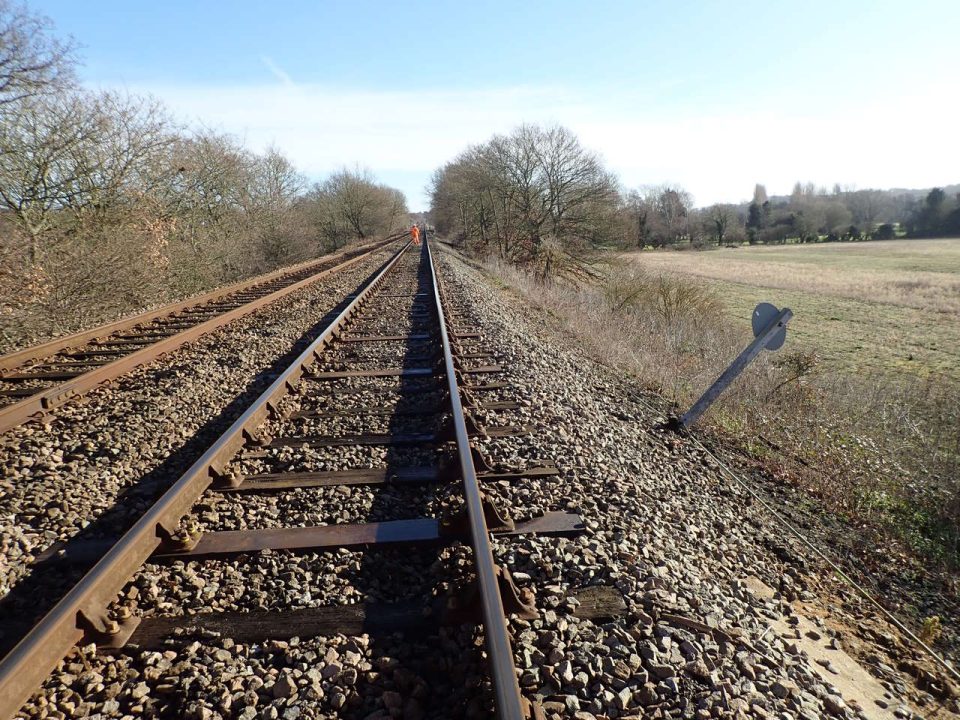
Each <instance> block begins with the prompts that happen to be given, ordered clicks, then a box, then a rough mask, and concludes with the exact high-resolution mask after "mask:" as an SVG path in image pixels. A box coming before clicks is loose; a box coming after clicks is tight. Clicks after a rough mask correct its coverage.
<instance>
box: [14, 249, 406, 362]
mask: <svg viewBox="0 0 960 720" xmlns="http://www.w3.org/2000/svg"><path fill="white" fill-rule="evenodd" d="M396 237H397V236H393V235H391V236H389V237H388V238H387V239H385V240H384V241H382V242H377V243H371V244H370V245H369V246H367V245H364V246H362V247H361V248H358V249H356V250H354V251H350V252H346V253H331V254H329V255H324V256H323V257H320V258H314V259H312V260H304V261H303V262H301V263H297V264H295V265H288V266H286V267H283V268H280V269H278V270H274V271H272V272H269V273H265V274H263V275H257V276H256V277H252V278H248V279H247V280H241V281H240V282H236V283H233V284H231V285H225V286H223V287H220V288H216V289H214V290H210V291H208V292H205V293H203V294H202V295H194V296H192V297H188V298H185V299H183V300H179V301H177V302H175V303H170V304H168V305H163V306H162V307H158V308H155V309H153V310H147V311H145V312H142V313H139V314H137V315H131V316H129V317H125V318H121V319H120V320H115V321H114V322H111V323H107V324H105V325H99V326H97V327H95V328H90V329H89V330H82V331H80V332H78V333H74V334H72V335H64V336H63V337H58V338H54V339H53V340H48V341H47V342H45V343H41V344H40V345H31V346H30V347H27V348H23V349H22V350H16V351H14V352H11V353H7V354H6V355H0V370H13V369H15V368H18V367H20V366H21V365H23V364H24V363H27V362H30V361H31V360H40V359H42V358H45V357H49V356H50V355H55V354H57V353H59V352H60V351H62V350H72V349H75V348H77V347H80V346H82V345H84V344H85V343H87V342H89V341H90V340H93V339H95V338H99V337H104V336H107V335H113V334H114V333H118V332H120V331H122V330H129V329H130V328H132V327H136V326H137V325H142V324H144V323H148V322H152V321H153V320H159V319H160V318H163V317H166V316H168V315H173V314H175V313H178V312H180V311H181V310H188V309H190V308H194V307H197V306H200V305H205V304H206V303H209V302H215V301H217V300H222V299H224V298H226V297H227V296H229V295H233V294H234V293H238V292H242V291H244V290H251V289H254V288H256V287H257V286H259V285H262V284H264V283H269V282H272V281H273V280H279V279H280V278H282V277H284V276H286V275H290V274H292V273H296V272H299V271H300V270H304V269H306V268H308V267H310V266H312V265H320V264H322V263H324V262H328V261H329V260H331V259H333V258H336V257H338V256H340V257H352V255H353V253H355V252H367V251H368V250H374V249H376V248H377V247H381V246H382V245H384V244H386V243H388V242H393V240H395V239H396Z"/></svg>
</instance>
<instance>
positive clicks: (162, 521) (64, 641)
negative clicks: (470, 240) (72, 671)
mask: <svg viewBox="0 0 960 720" xmlns="http://www.w3.org/2000/svg"><path fill="white" fill-rule="evenodd" d="M409 247H410V243H409V242H407V243H405V244H404V245H403V246H402V247H401V248H400V249H399V250H398V251H397V253H396V254H395V255H394V256H393V257H392V258H391V259H390V260H389V262H387V263H386V264H385V265H384V266H383V267H382V268H381V270H380V271H379V272H378V273H377V275H376V276H375V277H374V278H373V279H372V280H371V281H370V282H369V283H368V284H367V285H366V286H365V287H364V288H363V289H362V290H361V291H360V292H359V293H357V295H356V297H355V298H354V299H353V300H352V301H351V302H350V303H349V304H348V305H347V306H346V307H345V308H344V309H343V310H342V311H341V312H340V313H339V314H338V315H337V317H336V318H334V319H333V320H332V321H331V322H330V323H329V324H328V325H327V327H326V329H325V330H324V331H323V333H322V334H321V335H320V337H318V338H317V339H316V340H314V341H313V342H312V343H311V344H310V346H309V347H307V348H306V349H305V350H304V351H303V352H302V353H301V354H300V355H299V356H297V358H296V359H295V360H294V361H293V362H292V363H291V364H290V365H289V366H288V367H287V368H286V370H284V371H283V372H282V373H281V374H280V375H279V376H278V377H277V379H276V380H274V381H273V383H272V384H271V385H270V387H268V388H267V389H266V390H264V391H263V393H261V395H260V396H259V397H258V398H257V399H256V400H255V401H254V402H253V403H252V404H251V405H250V406H249V407H248V408H247V410H246V411H244V413H243V415H241V416H240V417H239V418H237V420H236V421H235V422H234V423H233V424H232V425H231V426H230V427H229V428H228V429H227V430H226V431H225V432H224V433H223V434H222V435H221V436H220V437H219V438H218V439H217V440H216V442H214V444H213V445H211V446H210V447H209V449H207V451H206V452H205V453H204V454H203V455H202V456H201V457H200V458H199V459H198V460H197V461H196V462H195V463H194V464H193V465H192V466H191V467H190V468H189V469H188V470H187V471H186V473H184V474H183V475H182V476H181V477H180V478H179V479H178V480H177V481H176V482H175V483H174V484H173V485H172V486H171V487H170V488H169V489H168V490H167V491H166V492H165V493H164V494H163V495H162V496H161V497H160V499H159V500H158V501H157V502H156V503H154V505H153V506H152V507H151V508H150V509H149V510H147V512H146V513H145V514H144V515H143V516H142V517H141V518H140V519H139V520H138V521H137V522H136V523H135V524H134V525H133V527H131V528H130V529H129V530H128V531H127V532H126V533H125V534H124V535H123V536H122V537H121V538H120V540H119V541H118V542H117V543H116V544H115V545H113V546H112V547H111V548H110V550H109V551H107V553H106V554H105V555H104V556H103V557H102V558H101V559H100V560H99V561H98V562H97V564H96V565H94V566H93V568H91V569H90V570H89V571H88V572H87V573H86V574H85V575H84V576H83V578H81V579H80V581H79V582H78V583H77V584H76V585H74V587H73V588H72V589H71V590H70V591H69V592H68V593H67V594H66V595H65V596H64V597H63V598H62V599H61V600H60V601H59V602H58V603H57V604H56V605H55V606H54V607H53V608H52V609H51V610H50V611H49V612H48V613H47V614H46V615H45V616H44V617H43V618H42V619H41V620H40V622H39V623H37V624H36V625H35V626H34V627H33V628H32V629H31V630H30V632H29V633H27V635H25V636H24V637H23V638H22V639H21V640H20V642H19V643H18V644H17V645H16V647H14V648H13V650H11V651H10V653H9V654H8V655H7V656H6V657H4V658H3V659H2V660H0V718H11V717H13V716H14V715H16V713H17V712H18V711H19V710H20V708H21V707H22V705H23V703H24V702H26V701H27V700H28V699H29V698H30V696H31V695H32V694H33V693H34V692H35V691H36V690H37V689H38V688H39V687H40V686H41V684H42V683H43V681H44V679H45V678H46V677H47V676H48V675H49V674H50V672H52V671H53V670H54V669H55V668H56V666H57V663H58V662H59V661H60V660H62V659H63V658H64V657H65V656H66V655H67V653H68V652H69V651H70V648H72V647H73V646H74V645H76V644H77V643H78V642H80V641H81V640H82V639H83V638H84V635H85V633H86V631H87V630H90V629H93V630H94V631H95V632H97V633H99V634H110V632H111V627H110V625H111V621H109V620H108V618H107V615H106V612H107V609H108V607H109V605H110V603H111V602H113V601H115V600H116V599H117V596H118V594H119V593H120V591H121V590H122V589H123V587H124V586H125V585H126V584H127V583H128V582H129V581H130V580H131V579H132V578H133V577H134V575H135V574H136V572H137V570H139V569H140V567H141V566H142V565H143V564H144V563H145V562H146V561H147V560H148V559H149V558H150V556H151V555H152V554H153V553H154V552H155V551H156V550H157V549H158V548H159V547H160V546H161V544H162V543H163V542H164V541H165V540H170V539H171V538H174V537H175V536H176V535H177V527H178V523H179V521H180V519H181V518H182V517H183V516H184V515H186V514H187V513H188V512H189V510H190V508H191V507H192V506H193V504H194V503H195V502H196V500H197V499H199V498H200V496H201V495H202V494H203V493H204V491H206V489H207V488H208V487H209V486H210V485H211V484H212V483H213V482H214V480H216V479H218V478H219V477H221V475H222V473H223V470H224V468H225V467H226V465H227V463H229V462H230V460H231V459H232V458H233V456H234V455H235V454H236V453H237V451H238V450H240V448H241V447H242V446H243V445H244V443H245V442H246V441H247V440H248V439H249V438H251V437H253V435H254V433H255V431H256V429H257V427H258V426H259V425H260V424H262V423H263V422H264V420H266V419H267V417H268V416H269V415H270V414H271V413H274V412H275V409H276V403H277V402H278V401H279V400H280V399H281V398H282V397H283V396H285V395H286V394H287V393H288V392H289V391H290V389H291V388H292V387H293V386H294V385H295V384H296V382H297V381H299V379H300V378H301V376H302V375H303V374H304V372H305V371H306V370H307V369H308V368H309V367H310V365H311V364H312V363H313V362H314V361H315V360H317V359H319V357H320V354H321V352H322V351H323V349H325V348H326V346H327V345H329V344H330V343H331V342H332V341H333V340H334V339H335V338H336V337H337V336H338V335H339V334H340V333H341V332H342V328H343V326H344V324H345V323H346V322H347V321H348V320H349V319H350V318H351V317H352V316H353V315H354V314H355V313H356V312H357V311H358V310H359V309H360V308H361V307H362V306H363V305H364V304H365V303H366V301H367V300H368V299H369V297H370V294H371V293H372V292H373V290H374V289H375V288H377V287H378V286H379V285H380V284H381V283H382V281H383V279H384V277H385V276H386V275H387V274H388V273H389V272H390V270H392V269H393V268H394V267H395V266H396V264H397V262H398V261H399V259H400V258H401V257H402V256H403V253H404V252H405V251H406V250H407V248H409ZM468 459H469V456H468ZM113 631H114V633H116V632H117V629H116V628H113ZM509 717H513V716H509Z"/></svg>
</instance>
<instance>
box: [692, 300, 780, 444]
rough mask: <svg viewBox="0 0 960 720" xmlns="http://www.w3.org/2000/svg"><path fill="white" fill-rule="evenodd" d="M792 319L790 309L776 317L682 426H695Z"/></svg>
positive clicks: (701, 399) (697, 404) (698, 401)
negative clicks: (721, 394)
mask: <svg viewBox="0 0 960 720" xmlns="http://www.w3.org/2000/svg"><path fill="white" fill-rule="evenodd" d="M792 317H793V311H791V310H790V308H784V309H783V310H781V311H780V312H779V313H778V314H777V315H776V316H774V318H773V319H772V320H771V321H770V323H769V324H768V325H767V326H766V327H765V328H764V329H763V330H761V331H760V332H759V333H758V334H757V336H756V337H755V338H754V339H753V342H752V343H750V344H749V345H747V347H746V349H745V350H744V351H743V352H742V353H740V354H739V355H738V356H737V359H736V360H734V361H733V362H732V363H730V367H728V368H727V369H726V370H724V371H723V374H722V375H721V376H720V377H718V378H717V380H716V382H714V383H713V385H711V386H710V387H709V389H708V390H707V391H706V392H705V393H704V394H703V395H701V396H700V399H699V400H697V401H696V402H695V403H694V404H693V407H692V408H690V409H689V410H687V411H686V412H685V413H684V414H683V415H681V416H680V426H681V427H684V428H688V427H690V426H691V425H693V423H695V422H696V421H697V420H698V419H699V418H700V416H701V415H703V413H705V412H706V411H707V409H708V408H709V407H710V406H711V405H712V404H713V402H714V400H716V399H717V398H718V397H720V393H722V392H723V391H724V390H726V389H727V386H728V385H729V384H730V383H732V382H733V381H734V380H735V379H736V378H737V376H738V375H739V374H740V373H741V372H743V369H744V368H745V367H746V366H747V365H749V364H750V363H751V361H752V360H753V359H754V358H755V357H756V356H757V355H759V354H760V351H761V350H763V349H764V348H765V347H766V346H767V345H768V344H770V343H771V341H773V340H774V338H776V337H777V335H778V334H779V333H780V332H782V331H783V328H785V327H786V325H787V323H788V322H790V318H792Z"/></svg>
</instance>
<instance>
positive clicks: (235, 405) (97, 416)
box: [0, 246, 395, 642]
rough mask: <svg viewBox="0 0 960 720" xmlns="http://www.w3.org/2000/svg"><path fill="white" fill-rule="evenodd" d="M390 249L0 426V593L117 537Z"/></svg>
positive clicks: (28, 599)
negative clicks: (61, 554) (54, 558)
mask: <svg viewBox="0 0 960 720" xmlns="http://www.w3.org/2000/svg"><path fill="white" fill-rule="evenodd" d="M392 247H393V250H391V249H381V250H378V251H376V252H374V254H373V255H372V256H371V257H369V258H367V259H364V260H361V261H360V262H359V263H357V264H356V265H353V266H351V267H349V268H347V269H345V270H344V271H341V272H338V273H335V274H334V275H332V276H328V277H326V278H323V279H321V280H318V281H317V282H316V283H315V284H313V285H310V286H309V287H307V288H304V289H303V290H300V291H297V292H295V293H293V294H292V295H291V296H288V297H286V298H283V299H282V300H280V301H278V302H276V303H273V304H271V305H269V306H267V307H265V308H263V309H261V310H259V311H257V312H255V313H253V314H252V315H250V316H248V317H245V318H242V319H240V320H238V321H236V322H233V323H231V324H230V325H228V326H226V327H224V328H221V329H219V330H217V331H216V332H213V333H211V334H209V335H206V336H204V337H202V338H200V339H199V340H197V341H196V342H194V343H191V344H189V345H188V346H185V347H183V348H180V349H178V350H176V351H174V352H172V353H170V354H168V355H164V356H162V357H160V358H158V359H157V360H155V361H154V362H153V363H151V364H150V365H148V366H146V367H143V368H139V369H137V370H135V371H133V372H132V373H130V374H128V375H125V376H124V377H122V378H119V379H117V380H115V381H113V382H112V383H109V384H107V385H105V386H103V387H100V388H97V389H95V390H94V391H92V392H90V393H89V394H88V395H86V396H84V397H83V398H81V399H79V400H78V401H76V402H74V403H70V404H68V405H66V406H64V407H62V408H60V409H58V410H57V411H56V413H55V416H54V418H53V420H52V422H50V423H49V424H48V425H42V426H41V425H26V426H22V427H19V428H15V429H13V430H11V431H9V432H7V433H5V434H3V435H2V436H0V469H2V476H3V480H2V486H0V491H2V492H0V518H2V519H3V522H2V529H0V568H2V570H0V598H3V596H5V595H7V593H8V592H10V589H11V588H12V587H13V586H15V585H16V584H17V583H18V582H19V581H20V580H21V579H22V578H23V577H24V576H25V575H26V574H27V573H28V572H29V562H30V561H31V560H32V559H33V556H34V554H35V553H37V552H39V551H41V550H43V549H45V548H46V547H47V546H49V545H51V544H52V543H54V542H56V541H58V540H66V539H68V538H71V537H73V536H75V535H77V534H78V533H84V534H85V535H86V536H89V537H101V536H105V537H109V536H113V535H116V533H117V532H119V531H120V530H122V529H124V528H125V527H127V526H128V525H129V524H130V523H131V522H132V521H133V520H134V519H136V517H138V516H139V515H140V514H142V512H143V510H144V509H145V508H146V507H147V504H148V501H149V500H150V499H151V498H152V497H153V496H154V495H155V494H156V493H157V492H159V491H161V490H163V489H165V488H166V487H167V485H169V483H170V482H171V481H173V480H175V479H176V478H177V477H178V476H179V475H180V473H181V472H182V471H183V470H184V469H186V468H187V467H189V465H190V463H192V462H193V460H195V459H196V458H197V457H198V456H199V455H200V454H201V453H202V452H203V450H205V449H206V447H207V445H208V444H209V443H210V442H211V441H212V440H213V439H215V438H216V437H217V435H219V434H220V432H222V431H223V430H224V429H225V428H226V427H227V426H228V425H229V423H230V422H231V421H232V420H233V419H234V418H235V417H237V416H238V415H239V414H240V412H242V410H243V408H244V407H245V405H246V403H249V402H250V401H251V400H252V399H253V398H255V397H256V396H257V394H259V393H260V392H261V391H262V390H263V389H264V388H265V387H266V386H267V385H268V384H269V382H270V381H271V380H272V379H273V378H272V375H271V373H272V372H276V371H277V370H279V369H280V368H281V367H282V366H283V365H285V364H286V363H283V364H282V365H277V362H278V358H279V357H280V356H282V355H284V354H285V353H287V354H288V353H290V352H291V350H292V348H293V347H294V346H295V345H298V344H303V343H304V342H306V341H308V339H309V338H308V337H307V336H308V334H309V333H310V332H311V331H312V330H315V329H317V327H316V326H317V323H318V322H319V321H320V320H321V319H322V318H323V317H324V315H326V314H327V313H328V312H329V311H330V310H331V309H333V308H334V307H335V306H336V305H337V303H339V302H340V301H341V300H342V299H343V297H344V295H346V294H347V293H348V292H351V291H353V290H354V289H355V288H356V287H357V286H358V285H359V284H360V283H361V282H363V281H364V280H365V279H366V278H367V277H369V275H370V274H371V273H372V272H373V271H374V270H375V269H376V268H378V267H379V266H380V265H382V263H383V262H384V261H385V260H386V259H387V258H388V257H389V256H390V254H391V253H392V252H393V251H395V246H392ZM291 359H292V358H291ZM287 362H289V360H288V361H287ZM25 601H26V602H28V603H29V602H33V600H32V599H31V598H29V597H27V598H25ZM10 611H11V612H13V609H12V608H11V609H10ZM0 642H2V639H0Z"/></svg>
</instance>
